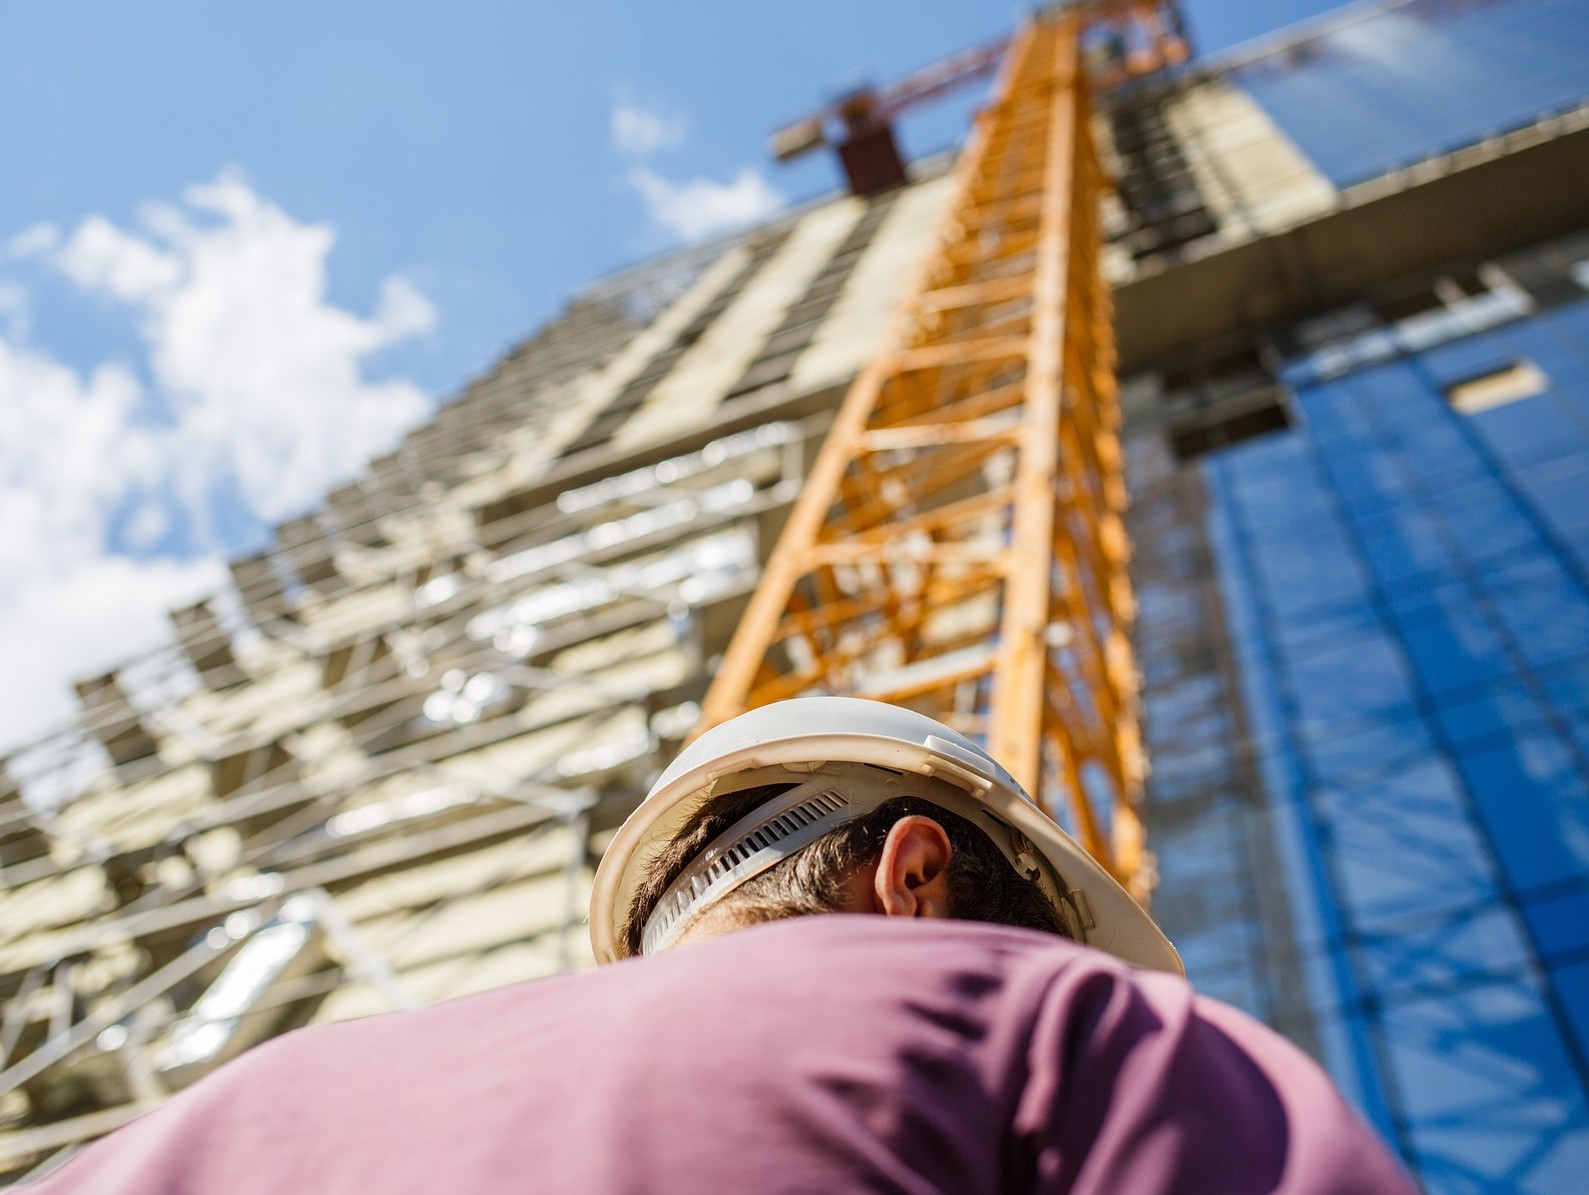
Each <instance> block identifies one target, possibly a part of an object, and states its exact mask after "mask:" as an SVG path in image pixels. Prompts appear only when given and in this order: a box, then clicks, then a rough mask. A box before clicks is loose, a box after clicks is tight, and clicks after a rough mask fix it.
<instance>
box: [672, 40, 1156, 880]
mask: <svg viewBox="0 0 1589 1195" xmlns="http://www.w3.org/2000/svg"><path fill="white" fill-rule="evenodd" d="M1080 40H1081V32H1080V26H1079V22H1078V18H1077V17H1076V16H1075V15H1062V16H1060V17H1058V18H1052V19H1039V20H1036V21H1034V22H1032V23H1031V24H1029V25H1028V26H1027V27H1026V28H1025V29H1023V30H1022V31H1021V32H1020V33H1019V34H1018V35H1017V36H1016V38H1015V39H1014V40H1013V41H1012V43H1011V45H1010V49H1009V51H1008V54H1007V57H1006V60H1005V62H1004V64H1003V68H1002V71H1001V73H1000V77H999V81H998V83H997V85H996V88H995V92H994V98H993V101H992V103H991V104H990V106H989V107H988V108H987V109H986V110H985V112H984V113H983V114H982V116H981V117H980V119H979V122H978V126H977V129H976V130H975V132H974V134H973V136H972V138H971V141H970V143H969V144H968V146H967V148H966V151H965V152H964V154H963V155H962V158H961V161H960V164H959V166H958V169H957V173H956V177H955V179H954V181H953V186H952V190H953V198H952V199H951V201H950V203H949V206H948V209H947V212H946V214H945V216H944V218H943V222H942V225H941V227H940V229H939V231H938V236H937V238H936V240H935V241H934V244H933V248H932V250H931V251H930V253H929V255H928V257H927V259H926V260H925V262H923V264H922V266H921V268H920V270H919V273H918V275H917V277H916V279H915V281H914V283H913V285H911V286H910V287H909V288H908V290H907V293H906V297H905V298H904V300H903V301H902V303H901V305H900V307H899V308H898V309H897V310H896V312H895V313H894V317H893V320H892V322H891V324H890V327H889V331H888V333H887V334H886V336H885V340H884V347H883V349H882V350H881V351H880V352H879V354H878V355H877V357H876V358H875V359H874V360H873V361H872V362H871V363H870V364H869V365H868V367H867V368H866V369H865V370H864V371H863V372H862V373H861V374H860V376H859V377H857V379H856V380H855V383H854V384H853V386H852V387H851V389H850V391H849V394H848V396H847V397H846V399H845V401H844V404H843V406H842V407H841V408H840V410H839V413H838V416H837V419H836V422H835V424H834V426H833V429H832V431H831V432H830V433H829V435H828V438H827V440H826V442H825V443H824V445H823V447H822V450H821V452H820V453H819V455H818V457H817V459H816V461H815V463H814V466H813V469H812V472H811V476H810V478H809V479H808V481H807V484H806V486H805V488H804V490H803V492H802V493H801V496H800V498H799V500H798V501H797V503H796V505H795V507H794V510H793V512H792V514H791V516H790V519H789V522H788V524H787V526H786V528H785V530H784V533H783V535H782V537H781V538H780V540H779V542H778V544H777V546H776V548H775V549H774V551H773V553H772V555H771V558H770V560H769V562H768V565H767V568H766V570H765V572H764V574H763V576H762V580H761V583H760V585H759V587H758V589H757V590H756V593H755V594H754V596H753V598H752V600H751V603H750V606H749V607H748V609H747V611H746V613H745V616H744V618H743V619H742V621H741V623H740V625H739V628H738V630H737V632H736V634H735V636H734V639H733V641H732V643H731V645H730V647H729V650H728V652H727V654H726V655H725V657H724V659H723V661H722V664H721V667H720V668H719V670H718V673H717V676H716V679H715V681H714V683H713V685H712V687H711V689H710V691H709V693H708V695H707V697H706V700H705V703H704V706H703V711H702V721H701V725H700V729H705V728H706V727H707V726H710V725H713V724H715V723H717V722H720V721H722V720H724V719H726V718H729V717H732V716H734V715H735V714H737V713H740V712H742V711H743V710H745V709H749V708H751V707H754V706H757V705H761V704H764V703H766V702H769V701H774V700H777V699H779V698H783V697H791V696H795V695H798V694H807V693H848V694H855V695H859V696H867V697H876V698H879V699H883V700H888V701H893V702H897V703H900V704H904V705H909V706H911V707H913V708H917V709H920V710H921V711H923V712H925V713H928V714H931V715H933V716H934V717H937V718H940V719H942V720H943V721H945V722H948V723H950V724H951V725H954V726H956V727H957V728H958V729H960V730H963V731H965V732H966V733H969V734H972V735H976V736H980V737H982V739H983V740H984V741H985V742H986V744H987V746H988V748H989V750H990V751H991V752H992V753H993V755H994V756H995V757H996V758H998V759H999V760H1000V761H1001V762H1003V763H1004V764H1005V765H1006V766H1007V767H1008V768H1009V769H1010V770H1011V772H1012V773H1013V774H1014V775H1015V777H1016V778H1017V779H1018V780H1019V781H1020V782H1021V783H1022V784H1023V785H1024V786H1026V788H1027V790H1028V791H1029V792H1032V793H1033V794H1034V795H1036V796H1037V797H1038V799H1039V800H1040V801H1041V802H1042V803H1043V804H1044V807H1045V808H1047V809H1048V810H1049V811H1050V813H1051V814H1052V815H1054V816H1055V817H1057V818H1058V819H1060V820H1061V821H1062V822H1064V823H1066V824H1068V826H1069V828H1070V829H1071V830H1072V831H1073V832H1074V833H1075V834H1076V836H1077V837H1078V838H1079V839H1080V840H1081V841H1082V842H1083V843H1084V844H1085V845H1086V847H1087V848H1088V849H1089V850H1090V851H1091V852H1092V853H1093V854H1094V855H1095V856H1096V857H1097V858H1098V859H1100V860H1101V861H1102V862H1103V863H1104V864H1105V865H1106V866H1108V867H1109V868H1110V870H1111V871H1113V872H1114V874H1115V875H1116V876H1117V877H1118V878H1119V879H1120V880H1121V881H1122V882H1123V883H1125V884H1126V885H1127V887H1128V888H1129V889H1130V890H1131V891H1132V892H1133V894H1134V895H1136V896H1137V898H1138V899H1139V900H1145V899H1146V896H1147V893H1148V890H1149V888H1150V887H1151V882H1152V866H1151V859H1150V857H1149V856H1148V855H1147V854H1146V853H1145V852H1144V850H1143V844H1142V830H1141V824H1140V821H1139V819H1138V816H1137V801H1138V795H1139V791H1140V787H1141V779H1142V772H1143V758H1142V749H1141V742H1140V738H1139V734H1138V717H1137V678H1136V668H1135V664H1134V662H1133V659H1132V652H1131V646H1130V641H1129V638H1128V629H1129V626H1130V623H1131V620H1132V616H1133V611H1134V606H1133V599H1132V594H1131V588H1130V585H1129V582H1128V580H1127V574H1126V566H1127V560H1128V555H1129V548H1128V544H1127V540H1126V534H1125V526H1124V523H1123V521H1122V517H1121V516H1122V512H1123V510H1124V508H1125V504H1126V491H1125V485H1124V481H1123V479H1122V476H1121V450H1120V442H1119V437H1118V426H1119V409H1118V402H1117V396H1116V389H1115V381H1114V373H1113V367H1114V340H1113V333H1112V329H1111V322H1110V316H1111V311H1110V298H1109V291H1108V287H1107V284H1106V283H1105V282H1104V280H1103V277H1102V273H1101V270H1100V266H1099V235H1100V234H1099V216H1098V200H1099V195H1100V191H1101V189H1102V187H1103V185H1104V184H1103V180H1102V175H1101V172H1100V167H1099V161H1098V156H1097V152H1096V150H1095V147H1094V145H1093V141H1092V137H1091V133H1090V128H1089V114H1090V109H1089V101H1088V92H1087V85H1086V80H1085V78H1084V77H1083V73H1082V69H1081V53H1080Z"/></svg>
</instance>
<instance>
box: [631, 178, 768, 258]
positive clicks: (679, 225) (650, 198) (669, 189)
mask: <svg viewBox="0 0 1589 1195" xmlns="http://www.w3.org/2000/svg"><path fill="white" fill-rule="evenodd" d="M629 182H630V184H631V185H632V186H633V187H634V189H635V190H636V191H637V192H639V194H640V198H641V200H642V201H643V202H644V203H645V207H646V214H647V215H648V216H650V218H651V221H652V222H653V223H654V224H656V225H658V226H659V227H661V228H665V229H667V230H668V231H669V232H671V233H672V234H673V235H674V236H676V237H679V238H680V239H681V240H686V241H696V240H700V239H702V238H703V237H708V236H711V235H713V234H714V233H719V232H726V231H728V230H729V229H731V228H737V227H739V226H740V225H742V224H751V223H754V222H755V221H757V220H764V219H766V218H767V217H768V216H770V215H772V214H773V213H774V212H776V211H777V210H778V209H779V208H781V207H782V206H783V202H784V199H783V196H782V195H781V194H780V193H779V192H778V191H777V190H776V189H775V188H774V187H773V186H772V184H771V183H769V182H768V181H767V180H766V179H765V178H763V177H762V175H761V172H760V171H759V170H756V169H754V168H752V167H749V166H747V167H746V168H745V169H743V170H741V171H740V172H739V173H738V174H737V175H735V176H734V180H733V181H732V182H728V183H720V182H716V181H715V180H713V179H709V178H692V179H687V180H685V181H684V182H674V181H673V180H672V179H669V178H664V177H663V176H662V175H660V174H658V173H656V171H654V170H651V169H649V168H648V167H645V166H636V167H635V168H634V169H633V170H632V171H630V172H629Z"/></svg>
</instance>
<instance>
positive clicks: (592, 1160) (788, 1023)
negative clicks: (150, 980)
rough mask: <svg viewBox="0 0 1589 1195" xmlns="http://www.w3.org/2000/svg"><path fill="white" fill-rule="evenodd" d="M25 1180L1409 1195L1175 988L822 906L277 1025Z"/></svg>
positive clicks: (1024, 937)
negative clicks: (406, 1001)
mask: <svg viewBox="0 0 1589 1195" xmlns="http://www.w3.org/2000/svg"><path fill="white" fill-rule="evenodd" d="M34 1190H35V1191H36V1192H38V1193H39V1195H43V1193H45V1192H48V1193H50V1195H56V1193H57V1192H67V1191H81V1192H94V1193H95V1195H101V1193H103V1195H133V1193H135V1192H136V1193H138V1195H152V1193H154V1192H172V1193H175V1192H182V1193H184V1195H200V1193H214V1195H256V1193H257V1195H264V1193H266V1192H270V1193H271V1195H276V1193H278V1192H282V1191H302V1192H348V1193H352V1192H358V1193H359V1195H366V1193H369V1192H380V1193H397V1192H415V1193H418V1192H424V1193H425V1195H435V1193H436V1192H452V1191H458V1192H470V1193H471V1195H487V1193H493V1195H494V1193H496V1192H509V1191H513V1192H525V1191H558V1192H563V1191H567V1192H580V1193H595V1195H599V1193H603V1192H620V1191H621V1192H640V1191H661V1192H684V1191H689V1192H701V1191H736V1192H737V1191H753V1192H842V1191H879V1192H881V1191H890V1192H922V1193H925V1192H954V1193H956V1195H970V1193H973V1192H1015V1191H1034V1192H1038V1191H1041V1192H1058V1191H1066V1192H1074V1193H1078V1195H1079V1193H1084V1192H1085V1193H1094V1192H1096V1193H1098V1195H1103V1193H1105V1192H1108V1193H1114V1195H1119V1193H1129V1195H1153V1193H1154V1192H1170V1191H1174V1192H1207V1193H1209V1195H1259V1193H1261V1192H1262V1193H1267V1192H1288V1193H1295V1195H1301V1193H1303V1192H1354V1193H1365V1192H1398V1193H1400V1192H1408V1193H1410V1192H1412V1191H1413V1187H1412V1185H1411V1183H1410V1182H1409V1181H1408V1179H1407V1178H1406V1177H1405V1175H1404V1174H1403V1172H1402V1171H1401V1169H1400V1168H1399V1166H1398V1165H1397V1164H1396V1162H1394V1161H1393V1160H1392V1159H1391V1157H1390V1156H1389V1154H1388V1153H1387V1152H1386V1150H1385V1149H1384V1147H1383V1146H1382V1145H1381V1144H1380V1143H1379V1141H1378V1140H1377V1139H1376V1138H1375V1137H1374V1135H1373V1134H1372V1133H1371V1132H1370V1131H1369V1130H1368V1128H1367V1127H1366V1126H1365V1125H1364V1124H1363V1123H1362V1122H1361V1121H1359V1120H1358V1118H1357V1117H1356V1116H1355V1115H1354V1114H1353V1113H1352V1112H1351V1111H1350V1110H1348V1109H1347V1107H1346V1106H1345V1105H1344V1104H1343V1103H1342V1102H1341V1099H1340V1097H1339V1096H1338V1095H1337V1094H1336V1092H1335V1090H1334V1088H1333V1087H1332V1086H1331V1084H1330V1082H1329V1080H1328V1079H1327V1078H1325V1076H1324V1075H1323V1074H1322V1073H1321V1072H1320V1071H1319V1069H1318V1068H1317V1067H1316V1066H1314V1064H1313V1063H1312V1062H1310V1061H1309V1060H1308V1059H1307V1058H1306V1057H1304V1056H1303V1055H1302V1054H1301V1053H1299V1052H1298V1051H1297V1050H1295V1049H1294V1048H1292V1047H1291V1046H1290V1045H1289V1044H1287V1043H1286V1042H1285V1041H1283V1040H1282V1039H1281V1038H1279V1037H1277V1036H1276V1035H1275V1034H1273V1033H1271V1032H1270V1031H1269V1030H1267V1029H1265V1028H1264V1027H1262V1026H1261V1025H1259V1024H1257V1023H1256V1022H1254V1021H1251V1020H1249V1019H1248V1018H1246V1017H1245V1016H1243V1015H1241V1014H1240V1013H1238V1012H1235V1011H1234V1010H1232V1009H1230V1008H1227V1007H1225V1006H1223V1005H1220V1004H1217V1003H1214V1002H1212V1001H1209V1000H1204V999H1202V998H1200V997H1197V996H1195V995H1194V994H1193V992H1192V990H1191V989H1190V988H1189V987H1188V986H1187V985H1186V984H1184V983H1182V982H1181V981H1179V980H1176V979H1172V978H1169V977H1167V976H1162V975H1154V974H1148V973H1143V972H1134V971H1132V970H1131V969H1130V968H1128V967H1126V966H1124V965H1122V964H1119V963H1116V962H1114V961H1113V960H1111V959H1110V958H1108V957H1107V956H1105V955H1103V954H1100V953H1098V952H1097V951H1094V950H1088V949H1085V948H1081V947H1077V946H1074V945H1072V944H1070V943H1068V942H1064V941H1061V940H1059V939H1056V938H1052V937H1048V936H1046V935H1041V934H1036V933H1029V932H1026V931H1023V930H1014V929H1007V928H1004V927H1000V926H989V925H982V924H974V923H970V922H956V921H907V920H901V919H895V918H886V917H878V916H824V917H802V918H797V919H794V920H790V921H783V922H777V923H774V924H771V925H764V926H759V927H756V928H754V929H747V930H741V931H739V932H736V933H731V934H727V935H725V936H723V937H720V938H716V939H712V940H710V941H705V942H701V943H699V944H696V945H690V946H685V947H683V948H681V949H679V950H677V951H674V952H672V953H670V954H666V955H663V956H661V957H660V958H656V959H646V960H640V961H635V962H628V963H623V964H620V965H618V966H615V967H609V968H606V969H604V970H601V971H596V972H591V973H585V974H579V975H570V976H565V977H561V978H557V979H550V980H544V981H541V982H537V983H526V984H519V985H517V986H514V987H509V988H503V989H500V990H497V991H493V992H487V993H485V994H483V995H479V996H473V997H470V998H468V999H463V1000H456V1001H453V1002H451V1003H448V1004H442V1005H437V1006H435V1007H432V1008H426V1009H422V1010H419V1011H417V1012H408V1013H396V1014H391V1015H388V1016H380V1017H373V1018H370V1019H369V1020H364V1021H354V1022H349V1023H344V1024H339V1025H329V1026H323V1027H319V1028H313V1029H308V1030H303V1031H300V1032H297V1033H291V1034H288V1035H286V1036H284V1037H281V1038H277V1039H275V1040H273V1041H271V1042H269V1043H267V1044H265V1045H263V1046H261V1047H259V1048H257V1049H255V1050H253V1051H251V1052H250V1053H248V1054H246V1055H244V1056H243V1057H242V1058H240V1059H238V1060H237V1061H235V1062H233V1063H231V1064H230V1065H228V1066H226V1067H223V1068H222V1069H221V1070H220V1071H219V1072H217V1073H216V1074H214V1075H212V1076H210V1077H209V1078H208V1079H206V1080H205V1081H204V1082H202V1083H200V1084H198V1085H197V1086H195V1087H194V1088H192V1089H190V1090H189V1091H187V1092H185V1093H183V1094H182V1095H180V1096H178V1097H177V1098H176V1099H174V1100H172V1101H171V1102H170V1103H168V1104H166V1105H165V1106H163V1107H161V1108H160V1109H158V1110H157V1111H155V1112H153V1113H150V1114H149V1115H148V1116H145V1117H144V1118H142V1119H141V1120H139V1121H137V1122H135V1123H133V1124H131V1125H129V1126H127V1127H126V1128H124V1129H122V1130H121V1131H119V1132H117V1133H115V1134H113V1135H111V1136H110V1137H108V1138H106V1139H105V1140H104V1141H102V1142H100V1143H99V1144H98V1145H96V1146H94V1147H93V1148H91V1149H89V1150H87V1151H85V1152H84V1153H83V1154H82V1155H81V1156H79V1157H78V1158H76V1159H74V1160H72V1161H71V1162H69V1163H67V1165H66V1166H64V1167H63V1168H62V1169H61V1170H60V1171H58V1172H57V1173H56V1174H55V1175H53V1176H51V1177H50V1178H49V1179H46V1180H45V1181H44V1183H43V1184H42V1186H40V1187H38V1188H34Z"/></svg>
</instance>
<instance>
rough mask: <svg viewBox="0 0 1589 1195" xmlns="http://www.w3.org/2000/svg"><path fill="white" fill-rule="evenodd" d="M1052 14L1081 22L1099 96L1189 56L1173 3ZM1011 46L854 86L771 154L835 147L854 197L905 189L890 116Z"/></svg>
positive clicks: (1140, 1) (1102, 2) (786, 134)
mask: <svg viewBox="0 0 1589 1195" xmlns="http://www.w3.org/2000/svg"><path fill="white" fill-rule="evenodd" d="M1050 9H1051V11H1053V12H1056V13H1057V12H1059V11H1064V10H1071V11H1074V12H1075V14H1076V15H1077V16H1079V17H1080V19H1081V21H1082V23H1083V25H1084V27H1085V32H1084V35H1083V39H1084V47H1085V53H1086V60H1087V64H1088V69H1089V73H1090V74H1091V75H1092V80H1093V84H1094V86H1095V88H1097V89H1100V90H1107V89H1108V88H1110V87H1114V86H1116V85H1118V84H1119V83H1121V82H1124V81H1125V80H1127V79H1131V78H1134V77H1137V76H1139V75H1146V74H1151V73H1153V72H1154V71H1158V70H1162V69H1164V68H1165V67H1170V66H1176V65H1178V64H1180V63H1182V62H1184V61H1186V59H1187V57H1188V55H1189V49H1188V44H1187V40H1186V34H1185V22H1184V20H1183V19H1182V17H1181V11H1180V4H1179V2H1178V0H1095V2H1093V3H1080V4H1056V5H1051V6H1050ZM1009 44H1010V39H1009V38H1008V37H1001V38H999V39H998V40H997V41H991V42H988V43H987V44H985V45H981V46H974V47H972V48H970V49H967V50H961V51H959V52H958V53H955V54H951V55H949V56H948V57H947V58H941V59H939V60H938V61H937V62H934V63H932V64H931V65H930V66H924V67H922V68H921V69H920V70H917V71H913V72H912V73H911V74H908V75H906V76H905V77H904V78H903V79H899V80H897V81H896V82H894V83H890V84H889V85H887V86H886V87H882V88H873V87H861V88H857V89H856V90H854V91H851V92H848V93H846V94H845V95H842V96H840V97H839V98H838V99H836V100H834V101H833V102H832V103H831V104H828V105H827V106H826V107H824V108H820V109H818V110H817V111H816V112H813V113H811V114H810V115H808V116H804V117H801V118H800V119H799V120H796V121H793V122H792V123H790V124H787V125H785V126H784V127H783V128H781V129H779V130H778V131H777V132H775V133H774V134H773V135H772V137H771V138H770V140H769V143H768V144H769V148H770V149H771V150H772V154H773V156H774V157H775V158H777V159H778V160H779V161H780V162H789V161H792V160H794V159H795V158H798V157H803V156H804V155H805V154H808V153H810V152H812V151H813V150H816V149H820V148H821V147H822V146H824V145H831V146H833V148H834V149H835V150H837V152H838V155H839V162H840V164H841V165H842V166H843V167H844V177H845V180H846V181H847V182H848V184H849V188H850V193H851V194H852V195H878V194H881V193H882V192H884V191H890V190H893V189H894V188H895V187H899V186H903V185H904V184H905V182H906V180H907V178H908V175H907V172H906V169H905V162H904V159H903V158H902V157H901V156H900V153H899V146H898V143H897V142H896V141H895V139H894V118H895V117H896V116H898V115H899V114H900V113H902V112H905V111H906V110H908V109H910V108H913V107H915V106H917V105H919V104H923V103H926V102H928V101H929V100H934V99H937V98H938V97H940V96H943V95H946V94H948V93H949V92H951V91H954V90H955V89H956V88H958V87H962V86H964V85H966V84H968V83H971V82H974V81H975V80H978V79H981V78H984V77H985V76H988V75H991V74H993V72H994V71H995V70H996V69H997V68H998V65H999V63H1000V62H1001V61H1002V60H1003V58H1004V52H1005V50H1006V49H1007V48H1008V46H1009Z"/></svg>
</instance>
